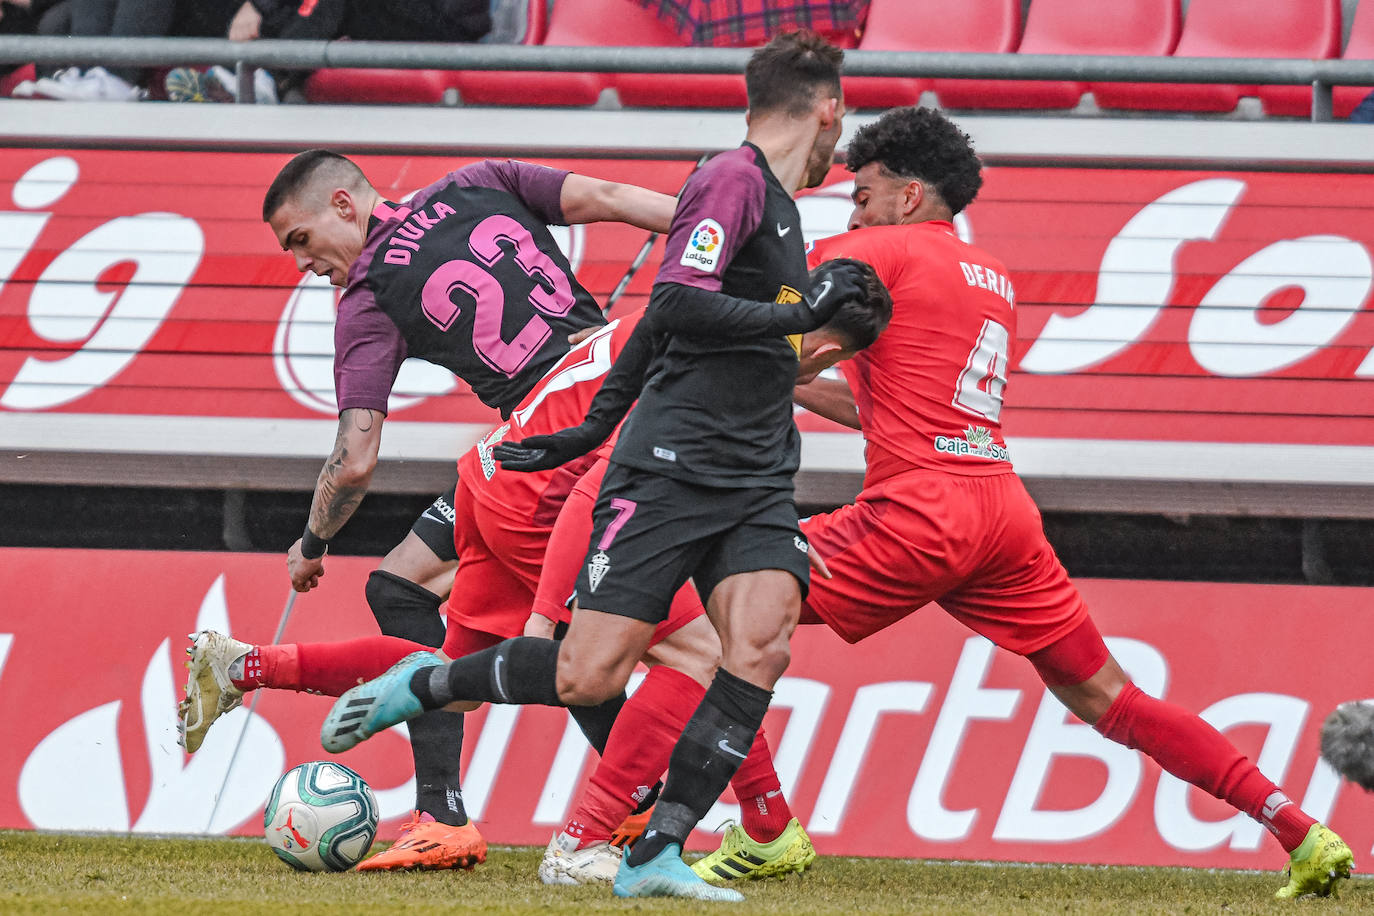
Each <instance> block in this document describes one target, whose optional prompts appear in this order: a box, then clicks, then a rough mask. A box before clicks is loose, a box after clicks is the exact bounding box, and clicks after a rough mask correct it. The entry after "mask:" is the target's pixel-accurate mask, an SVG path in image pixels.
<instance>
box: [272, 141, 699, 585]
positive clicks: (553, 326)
mask: <svg viewBox="0 0 1374 916" xmlns="http://www.w3.org/2000/svg"><path fill="white" fill-rule="evenodd" d="M676 203H677V202H676V200H675V199H674V198H672V197H669V196H667V195H665V194H659V193H657V192H654V191H649V190H647V189H645V188H639V187H635V186H634V185H625V184H617V183H615V182H607V181H600V180H598V179H595V178H588V177H586V176H582V175H574V174H571V173H569V172H565V171H560V170H557V169H550V168H545V167H543V166H536V165H530V164H528V163H523V162H516V161H505V162H496V161H488V162H479V163H476V164H474V165H470V166H467V167H465V168H462V169H459V170H458V171H456V172H452V173H450V174H448V175H446V176H444V177H443V178H442V179H440V180H439V181H437V182H435V183H434V184H432V185H430V186H429V187H427V188H425V189H423V190H421V191H419V192H418V193H417V194H416V195H415V196H414V197H413V198H411V200H409V201H408V202H407V203H406V204H404V205H402V204H396V203H392V202H389V201H386V200H384V199H383V198H382V196H381V194H380V193H378V191H377V190H376V188H374V187H373V186H372V184H371V183H370V182H369V181H368V180H367V178H366V176H364V175H363V172H362V170H361V169H359V168H358V166H357V165H356V164H355V163H353V162H352V161H351V160H349V159H347V158H345V157H343V156H340V155H338V154H337V153H332V152H329V151H327V150H309V151H307V152H304V153H301V154H300V155H298V156H296V157H295V158H294V159H292V160H291V161H290V162H288V163H287V164H286V166H285V167H284V168H283V169H282V170H281V172H280V173H279V174H278V175H277V177H276V179H275V180H274V181H273V182H272V185H271V186H270V187H269V188H268V190H267V194H266V196H265V198H264V200H263V219H264V221H266V222H267V223H268V224H269V225H270V226H271V228H272V231H273V233H274V234H275V235H276V237H277V241H278V243H279V244H280V245H281V246H282V250H283V251H287V252H289V253H290V254H291V255H292V256H293V257H294V258H295V259H296V266H297V268H298V269H299V270H300V271H302V272H305V271H307V270H309V271H311V272H313V273H315V274H316V275H318V276H327V277H329V281H330V282H331V283H333V284H334V285H335V286H342V287H344V293H343V297H342V299H341V300H340V302H339V309H338V318H337V321H336V324H335V332H334V348H335V356H334V378H335V388H336V390H337V393H338V402H339V429H338V435H337V438H336V440H335V444H334V450H333V452H332V454H331V455H330V456H329V459H328V460H327V461H326V462H325V465H324V468H323V470H321V472H320V476H319V480H318V482H317V483H316V486H315V494H314V498H313V500H312V503H311V507H310V519H309V522H308V524H307V525H306V528H305V531H304V533H303V535H302V537H301V539H300V540H299V541H297V542H296V544H294V545H293V546H292V548H291V550H290V552H289V555H288V566H289V569H290V574H291V581H292V584H293V585H294V586H295V587H296V589H297V590H298V591H305V590H307V589H308V588H309V587H310V586H312V585H313V584H314V583H315V581H316V580H317V579H318V577H319V575H320V574H321V573H322V572H323V557H324V553H325V549H326V547H327V545H328V542H329V539H330V538H331V537H333V536H334V534H335V533H337V532H338V530H339V529H340V528H342V527H343V525H344V523H345V522H347V521H348V519H349V517H351V516H352V514H353V512H354V510H356V509H357V507H358V504H359V503H360V502H361V501H362V498H363V495H364V494H365V493H366V492H367V486H368V482H369V481H370V479H371V477H372V472H373V470H374V469H375V468H376V465H377V453H378V449H379V448H380V446H381V439H382V425H383V421H384V420H385V417H386V411H387V398H388V396H389V395H390V393H391V386H392V385H393V384H394V382H395V379H396V373H397V372H398V371H399V370H400V367H401V362H402V361H403V360H404V359H406V357H408V356H414V357H418V358H420V359H424V360H426V361H428V362H433V363H436V364H438V365H441V366H444V367H445V368H448V369H449V370H451V371H452V372H453V373H454V374H455V375H457V376H458V377H459V378H461V379H463V380H464V381H465V382H467V383H468V384H469V385H470V386H471V387H472V389H473V391H474V392H475V393H476V394H477V396H478V397H479V398H481V399H482V401H483V402H484V403H486V404H489V405H491V406H492V407H495V408H497V409H498V410H499V411H501V413H502V415H503V416H505V415H508V414H509V412H510V410H511V409H512V408H513V407H514V406H515V405H516V404H518V403H519V402H520V399H521V398H523V397H524V396H525V394H526V393H527V392H528V391H529V390H530V389H531V388H532V387H534V384H535V382H537V381H538V380H539V379H540V378H541V377H542V376H543V375H544V373H545V372H546V371H547V370H548V369H549V367H550V366H552V365H553V364H554V363H555V362H557V361H558V360H559V359H560V358H561V357H562V356H563V354H564V353H566V352H567V350H568V342H567V336H568V334H569V333H571V332H573V331H577V330H580V329H582V328H585V327H587V326H589V325H593V324H602V323H604V319H603V318H602V316H601V310H600V308H599V307H598V306H597V304H596V302H595V300H593V299H592V297H591V294H590V293H588V292H587V291H586V290H585V289H583V288H582V286H581V285H580V284H579V283H578V282H577V280H576V278H575V277H574V276H573V273H572V268H571V267H570V265H569V264H568V262H567V259H566V258H565V257H564V256H563V254H562V253H561V252H560V251H559V250H558V246H557V245H556V244H555V243H554V241H553V237H552V236H551V235H550V234H549V231H548V228H547V224H548V223H559V224H565V223H582V222H592V221H597V220H619V221H623V222H628V223H630V224H632V225H635V226H639V227H641V228H644V229H650V230H655V231H662V230H664V229H666V228H667V225H668V223H669V222H670V220H671V218H672V213H673V209H674V207H675V206H676Z"/></svg>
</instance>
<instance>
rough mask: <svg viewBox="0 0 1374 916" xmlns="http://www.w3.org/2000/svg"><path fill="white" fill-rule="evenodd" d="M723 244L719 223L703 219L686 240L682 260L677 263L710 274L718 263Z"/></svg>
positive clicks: (723, 231)
mask: <svg viewBox="0 0 1374 916" xmlns="http://www.w3.org/2000/svg"><path fill="white" fill-rule="evenodd" d="M724 243H725V230H724V229H722V228H721V225H720V223H718V222H716V221H715V220H713V219H704V220H702V221H701V222H699V223H697V227H696V228H695V229H693V230H692V234H691V236H690V237H689V238H688V239H687V247H686V248H684V249H683V251H682V259H681V260H680V261H679V262H678V263H679V264H681V265H682V266H683V267H695V268H696V269H697V270H701V271H705V272H706V273H710V272H711V271H713V270H715V269H716V264H717V262H719V261H720V250H721V246H722V245H723V244H724Z"/></svg>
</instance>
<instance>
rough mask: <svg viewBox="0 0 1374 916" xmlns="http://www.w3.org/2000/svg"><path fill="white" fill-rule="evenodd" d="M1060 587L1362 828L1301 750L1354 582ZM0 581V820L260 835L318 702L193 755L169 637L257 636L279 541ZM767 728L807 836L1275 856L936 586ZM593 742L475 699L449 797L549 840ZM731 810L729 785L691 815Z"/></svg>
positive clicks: (1366, 843) (403, 771) (789, 685)
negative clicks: (943, 597)
mask: <svg viewBox="0 0 1374 916" xmlns="http://www.w3.org/2000/svg"><path fill="white" fill-rule="evenodd" d="M371 568H372V562H371V561H369V560H366V559H361V558H357V559H350V558H342V559H336V560H331V561H330V564H329V567H328V570H329V575H328V576H327V577H326V578H325V579H324V580H323V583H322V587H321V588H320V590H318V591H317V592H314V593H311V594H309V595H305V596H303V597H301V598H300V600H299V601H298V603H297V605H296V607H295V611H294V614H293V616H292V618H291V621H290V625H289V628H288V630H287V634H286V638H287V640H288V641H324V640H329V639H335V638H343V637H348V636H355V635H363V634H365V633H367V632H370V631H371V627H372V624H371V620H370V615H369V613H368V611H367V609H366V607H365V605H364V604H363V601H362V586H363V583H364V581H365V578H366V575H367V572H368V571H369V570H370V569H371ZM1081 587H1082V589H1083V592H1084V593H1085V595H1086V597H1087V599H1088V601H1089V603H1090V605H1091V606H1092V607H1093V608H1094V614H1095V617H1096V619H1097V621H1098V624H1099V627H1100V628H1101V629H1102V631H1103V633H1104V634H1105V635H1106V636H1107V638H1108V641H1109V643H1110V644H1111V646H1112V649H1113V651H1114V653H1115V654H1116V655H1117V657H1118V658H1119V659H1120V660H1121V662H1122V663H1123V665H1124V666H1125V667H1126V668H1127V669H1128V670H1130V671H1131V673H1132V675H1133V677H1134V678H1135V680H1136V681H1137V683H1138V684H1139V685H1140V686H1141V687H1142V689H1144V690H1146V691H1147V692H1149V693H1152V694H1155V695H1159V696H1163V697H1164V698H1166V699H1168V700H1171V701H1173V702H1176V703H1179V704H1181V705H1183V706H1185V707H1187V708H1189V709H1194V710H1198V711H1200V712H1201V713H1202V714H1203V716H1204V717H1205V718H1206V719H1208V721H1210V722H1212V723H1213V724H1214V725H1216V726H1217V727H1218V728H1220V729H1221V730H1222V731H1224V732H1225V733H1226V734H1227V735H1228V736H1229V737H1230V738H1231V739H1232V740H1233V741H1235V742H1236V744H1237V745H1238V746H1239V747H1241V749H1242V750H1244V751H1245V752H1246V753H1247V754H1249V755H1250V756H1251V757H1252V758H1253V759H1256V760H1257V761H1258V762H1259V764H1260V766H1261V768H1262V769H1263V770H1264V771H1265V772H1266V773H1267V774H1268V775H1270V776H1271V778H1274V779H1276V780H1277V781H1279V782H1280V783H1281V784H1282V785H1283V786H1284V787H1285V788H1286V789H1287V791H1288V792H1289V793H1290V794H1291V795H1292V797H1293V798H1294V799H1295V800H1296V801H1298V802H1299V803H1300V804H1301V805H1302V806H1303V807H1304V808H1305V809H1306V810H1307V811H1308V812H1309V813H1311V814H1312V815H1314V816H1316V817H1318V818H1321V819H1323V820H1325V821H1327V822H1328V823H1329V824H1331V826H1332V827H1333V828H1335V829H1336V830H1337V831H1339V832H1341V833H1342V834H1344V835H1345V837H1346V838H1347V840H1349V841H1350V844H1351V846H1352V848H1353V849H1354V850H1355V854H1356V858H1357V860H1359V859H1360V858H1361V856H1365V855H1368V854H1369V853H1370V851H1371V846H1374V817H1372V816H1371V815H1374V796H1370V795H1368V794H1366V793H1364V792H1362V791H1360V790H1359V789H1357V788H1355V787H1353V786H1351V785H1349V784H1342V783H1341V782H1340V781H1339V780H1338V779H1337V777H1336V776H1335V774H1334V773H1333V772H1332V771H1331V770H1330V769H1329V768H1327V767H1326V766H1325V764H1322V763H1320V762H1319V760H1318V756H1317V741H1318V730H1319V726H1320V723H1321V720H1322V718H1323V717H1324V716H1325V715H1326V713H1327V712H1328V711H1329V710H1330V709H1331V708H1332V707H1334V706H1335V705H1336V704H1337V703H1339V702H1342V701H1345V700H1350V699H1363V698H1365V697H1367V696H1368V694H1369V685H1368V682H1367V680H1366V679H1361V678H1360V677H1359V676H1358V672H1361V671H1365V670H1367V667H1368V666H1367V665H1366V664H1365V659H1364V655H1363V654H1362V653H1363V650H1364V647H1366V646H1368V645H1369V644H1370V643H1371V641H1374V613H1370V611H1369V609H1368V602H1367V601H1366V600H1365V597H1366V593H1365V591H1363V590H1357V589H1351V588H1321V587H1302V586H1251V585H1231V584H1198V583H1166V582H1135V581H1106V580H1089V581H1086V582H1083V583H1081ZM0 594H3V595H5V602H4V605H3V608H4V611H3V614H0V722H3V723H4V724H5V732H6V735H5V737H6V740H5V741H4V743H3V747H2V748H0V827H6V828H13V827H17V828H45V829H79V830H97V831H126V830H132V831H134V832H146V833H166V832H185V833H202V832H204V833H241V834H255V833H257V832H259V831H260V829H261V827H260V825H261V820H260V818H261V809H262V805H263V803H264V801H265V800H266V796H267V793H268V791H269V789H270V788H271V785H272V783H273V782H274V780H275V779H276V777H277V776H278V775H279V774H280V773H281V772H282V771H283V770H284V769H285V768H286V767H288V766H290V765H293V764H295V763H298V762H302V761H306V760H312V759H319V758H322V757H325V756H328V755H327V754H326V753H325V752H324V751H323V750H322V749H321V747H320V745H319V738H318V735H319V726H320V723H321V720H322V718H323V716H324V713H325V712H326V710H327V709H328V707H329V703H330V701H329V700H328V699H327V698H322V697H315V696H309V695H305V694H295V693H289V692H278V691H272V692H263V693H261V694H259V696H258V703H257V706H256V709H255V712H254V715H253V716H252V717H251V719H249V718H248V717H247V716H245V714H244V713H243V712H242V711H239V712H235V713H232V714H231V715H230V717H227V718H226V719H225V720H223V721H222V722H221V723H218V724H217V725H216V726H215V728H214V729H213V730H212V731H211V733H210V736H209V739H208V740H207V742H206V744H205V746H204V747H203V748H202V749H201V750H200V751H199V752H198V753H197V754H195V755H194V756H193V757H190V758H188V757H186V756H185V755H184V754H183V753H182V751H181V749H180V748H179V747H177V745H176V743H175V712H174V707H175V703H176V701H177V699H178V698H179V696H180V690H181V684H182V681H183V680H184V671H183V669H182V668H181V666H180V662H181V660H182V648H183V647H184V646H185V645H186V643H185V641H184V640H185V635H184V634H186V633H188V632H190V631H192V630H194V629H196V628H199V627H207V626H212V627H216V628H221V629H223V628H229V629H231V630H232V632H234V633H235V634H237V635H239V636H241V637H243V638H245V639H250V640H264V639H269V638H271V635H272V633H273V632H274V631H275V629H276V626H277V621H278V619H279V615H280V613H281V610H282V606H283V603H284V600H285V597H286V594H287V584H286V577H285V575H284V570H283V568H282V558H281V557H280V556H275V555H249V554H216V553H157V552H121V551H79V550H27V549H6V550H0ZM1336 620H1339V623H1338V624H1333V625H1334V626H1338V627H1339V629H1338V630H1337V631H1336V632H1338V633H1339V638H1337V639H1331V638H1323V639H1322V640H1321V644H1320V651H1311V650H1310V647H1313V646H1314V643H1313V638H1312V634H1313V631H1314V629H1313V628H1314V621H1320V622H1332V621H1336ZM1323 632H1324V630H1323ZM1352 672H1353V674H1352ZM245 722H247V725H245ZM766 725H767V729H768V731H769V733H770V737H771V740H772V744H773V747H774V751H775V756H776V758H777V763H778V767H779V772H780V774H781V776H782V780H783V784H784V787H785V788H786V789H787V791H788V794H789V796H790V799H791V802H792V806H793V809H794V810H795V811H796V813H797V815H798V816H799V817H800V818H801V819H802V821H803V823H804V824H806V826H807V829H808V830H809V831H810V832H811V835H812V837H813V839H814V840H815V843H816V846H817V848H818V849H819V850H820V851H821V852H822V853H826V854H846V855H880V856H903V857H905V856H916V857H939V858H958V859H994V860H1028V861H1050V862H1100V863H1137V864H1181V865H1193V866H1219V867H1244V868H1262V869H1272V868H1277V867H1279V866H1280V865H1281V864H1282V862H1283V861H1284V857H1283V855H1282V853H1281V852H1280V850H1279V848H1278V846H1277V844H1275V843H1274V842H1273V841H1272V840H1271V839H1268V838H1267V836H1266V834H1265V832H1264V831H1263V830H1262V829H1261V828H1260V827H1259V826H1258V825H1257V824H1255V823H1254V822H1252V821H1250V820H1249V819H1248V818H1245V817H1244V816H1238V815H1235V814H1234V812H1232V811H1231V810H1230V809H1229V808H1228V807H1226V806H1225V805H1223V804H1221V803H1219V802H1217V801H1215V800H1214V799H1212V798H1210V797H1207V796H1204V795H1202V794H1201V793H1200V792H1198V791H1197V790H1194V789H1191V788H1189V787H1187V786H1185V785H1182V784H1180V783H1179V782H1177V781H1176V780H1174V779H1173V778H1171V777H1168V776H1165V775H1161V773H1160V771H1159V770H1158V769H1157V768H1156V767H1155V766H1154V764H1152V763H1151V762H1149V761H1148V760H1146V759H1145V758H1143V757H1141V756H1140V755H1139V754H1137V753H1135V752H1133V751H1128V750H1126V749H1125V748H1121V747H1119V746H1117V745H1113V744H1111V743H1109V742H1107V741H1106V740H1105V739H1102V738H1100V737H1099V736H1098V735H1097V734H1096V733H1095V732H1093V731H1092V730H1091V729H1089V728H1088V727H1087V726H1084V725H1082V724H1080V723H1077V722H1076V721H1070V719H1069V717H1068V716H1067V714H1066V713H1065V711H1064V710H1063V708H1062V707H1061V706H1059V705H1058V703H1057V702H1056V701H1055V700H1053V699H1052V698H1051V697H1050V696H1049V695H1048V694H1047V693H1046V691H1045V690H1044V688H1043V687H1042V686H1041V685H1040V684H1039V682H1038V681H1037V680H1036V679H1035V677H1034V675H1033V673H1032V671H1031V669H1030V666H1029V665H1027V664H1026V663H1025V662H1024V661H1022V660H1020V659H1017V658H1015V657H1013V656H1010V655H1007V654H1005V653H999V652H996V651H994V650H993V649H992V647H991V646H990V644H988V643H986V642H985V641H983V640H982V639H980V638H976V637H973V636H972V635H971V634H969V633H968V632H967V631H965V630H963V629H962V628H961V627H959V626H958V625H956V624H954V623H953V622H952V621H951V620H950V618H948V617H947V616H946V615H945V614H943V613H942V612H941V611H940V610H939V609H938V608H937V607H935V606H931V607H928V608H926V609H924V610H923V611H921V612H920V613H918V614H916V615H915V616H913V617H912V618H910V619H908V620H906V621H904V622H902V623H901V624H900V625H898V626H895V627H893V628H891V629H889V630H887V631H884V632H883V633H881V634H879V635H877V636H875V637H873V638H871V639H869V640H868V641H866V642H863V643H860V644H859V645H856V646H849V645H846V644H844V643H842V642H841V641H840V640H839V639H838V638H836V637H835V636H833V635H832V634H830V633H829V632H828V631H825V630H822V629H817V628H802V629H801V630H800V631H799V632H798V634H797V636H796V638H795V639H794V641H793V662H792V666H791V668H790V669H789V670H788V673H787V675H786V677H785V679H784V680H783V682H782V683H781V684H780V685H779V688H778V691H777V694H776V699H775V701H774V705H773V710H772V711H771V712H770V713H769V718H768V720H767V723H766ZM241 732H242V733H243V740H242V748H241V750H240V752H239V754H238V756H237V760H236V763H235V764H234V766H233V769H232V771H228V768H229V764H230V758H231V755H232V754H233V749H234V745H235V743H236V741H237V739H238V738H239V735H240V733H241ZM342 759H343V760H344V761H345V762H347V763H348V764H349V765H350V766H353V767H354V768H356V769H357V770H359V772H361V773H362V774H363V775H364V777H365V778H366V779H367V780H368V781H369V783H370V784H371V785H372V786H373V787H374V788H375V789H376V790H377V792H378V797H379V801H380V804H381V806H382V811H383V817H384V819H385V821H386V824H385V825H384V828H383V830H384V835H385V833H386V832H394V830H395V826H396V823H397V821H398V819H399V818H400V817H401V816H402V815H403V814H404V813H405V812H406V810H407V808H408V806H409V805H410V804H411V800H412V795H411V793H412V791H413V785H412V784H411V782H410V780H411V778H412V774H411V771H410V757H409V753H408V750H407V748H406V746H405V743H404V741H403V740H402V738H401V736H400V735H396V734H386V735H382V736H378V737H377V738H374V739H373V740H371V741H369V742H366V743H365V744H363V745H362V746H360V747H359V748H357V749H355V750H353V751H350V752H349V753H348V754H346V755H344V756H343V757H342ZM589 759H590V756H589V754H588V752H587V751H586V749H585V744H584V742H583V741H582V739H581V738H580V736H579V735H578V734H577V732H576V729H575V728H573V727H572V726H570V724H569V722H568V719H567V716H566V714H565V713H563V712H561V711H559V710H548V709H533V708H529V709H517V708H514V707H499V708H494V709H492V710H490V711H483V712H479V713H476V714H474V715H472V716H471V717H470V718H469V724H468V727H467V742H466V746H465V748H464V760H465V795H466V799H467V804H468V807H469V810H470V811H471V812H472V813H473V815H474V816H475V817H476V818H477V819H478V821H479V822H480V823H481V824H482V827H483V831H484V833H485V834H486V836H487V838H488V839H489V840H490V841H492V842H495V843H519V844H541V843H544V842H546V841H547V839H548V837H549V835H550V834H551V832H552V831H554V830H555V829H556V828H557V827H558V826H559V825H561V824H562V822H563V820H564V818H565V817H566V816H567V814H568V807H569V805H570V803H571V800H572V799H573V797H574V796H575V794H576V790H577V786H578V783H579V779H580V776H581V774H582V773H583V772H584V771H585V766H586V764H587V761H588V760H589ZM227 771H228V773H227V778H226V772H227ZM726 801H727V802H728V801H729V798H728V796H727V799H726ZM730 813H731V812H730V810H729V808H728V806H726V805H724V804H723V805H722V806H721V807H719V808H717V809H716V810H714V811H713V812H712V813H711V814H710V815H708V817H707V819H706V821H705V824H706V826H708V827H713V826H715V825H716V824H718V823H720V821H722V820H724V819H725V818H726V817H729V816H730ZM694 842H695V843H696V845H697V846H706V845H709V844H711V843H712V839H711V837H710V836H709V835H707V834H705V833H698V834H697V835H696V836H695V838H694Z"/></svg>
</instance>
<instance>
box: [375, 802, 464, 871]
mask: <svg viewBox="0 0 1374 916" xmlns="http://www.w3.org/2000/svg"><path fill="white" fill-rule="evenodd" d="M486 860H487V841H486V840H485V839H483V838H482V834H481V833H480V832H479V831H478V830H477V825H476V824H474V823H473V822H472V821H468V822H467V823H466V824H462V825H461V826H457V827H453V826H450V825H448V824H442V823H440V822H439V821H437V820H435V819H434V815H432V814H429V813H426V812H422V811H416V812H414V813H413V815H412V816H411V818H410V820H408V821H406V823H405V824H404V825H402V827H401V836H400V838H399V839H398V840H396V842H395V843H392V844H391V846H390V847H389V848H387V849H385V850H383V851H381V852H379V853H377V854H376V855H375V856H373V857H372V858H370V859H364V860H363V861H361V862H359V863H358V864H357V865H356V866H355V870H356V871H392V870H397V869H421V870H424V869H440V868H469V869H470V868H474V867H476V866H477V865H480V864H481V863H483V862H485V861H486Z"/></svg>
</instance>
